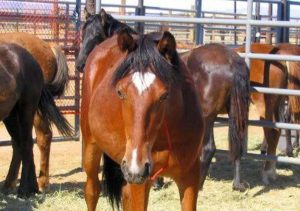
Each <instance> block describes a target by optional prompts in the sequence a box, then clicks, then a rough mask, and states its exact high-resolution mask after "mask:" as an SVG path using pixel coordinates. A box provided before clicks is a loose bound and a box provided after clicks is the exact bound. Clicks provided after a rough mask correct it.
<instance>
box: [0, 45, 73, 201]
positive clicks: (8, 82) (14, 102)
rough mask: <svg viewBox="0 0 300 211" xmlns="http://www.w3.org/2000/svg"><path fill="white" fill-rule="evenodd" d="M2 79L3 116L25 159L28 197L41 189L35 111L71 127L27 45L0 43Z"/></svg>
mask: <svg viewBox="0 0 300 211" xmlns="http://www.w3.org/2000/svg"><path fill="white" fill-rule="evenodd" d="M0 80H1V83H0V89H1V91H0V120H1V121H3V122H4V124H5V127H6V128H7V130H8V133H9V134H10V136H11V138H12V146H13V154H14V155H13V156H14V157H15V159H17V160H20V161H21V162H22V173H21V181H20V186H19V189H18V194H19V196H25V197H27V196H29V195H30V194H32V193H37V192H38V184H37V180H36V175H35V166H34V159H33V150H32V148H33V139H32V127H33V122H34V115H35V114H36V112H38V113H40V114H39V115H40V116H42V117H43V118H44V119H45V121H47V122H53V123H54V124H55V125H57V126H58V128H60V129H65V130H67V129H69V127H68V124H67V122H66V120H65V119H64V117H63V116H61V114H60V113H59V110H58V108H57V107H56V105H55V103H54V99H53V96H52V95H51V92H50V88H49V87H48V86H47V85H45V84H44V79H43V72H42V70H41V68H40V66H39V64H38V62H37V61H36V60H35V59H34V58H33V56H32V55H31V54H30V53H29V52H28V51H27V50H26V49H24V48H22V47H20V46H18V45H15V44H6V43H2V44H0ZM33 82H34V83H33Z"/></svg>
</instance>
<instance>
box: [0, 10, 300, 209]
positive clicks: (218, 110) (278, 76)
mask: <svg viewBox="0 0 300 211" xmlns="http://www.w3.org/2000/svg"><path fill="white" fill-rule="evenodd" d="M82 35H83V36H82V46H81V48H80V52H79V54H78V57H77V59H76V69H77V70H78V71H80V72H84V73H83V84H82V102H81V122H80V124H81V131H82V137H83V146H84V149H83V159H84V170H85V172H86V175H87V180H86V184H85V191H84V193H85V200H86V204H87V207H88V210H95V209H96V205H97V202H98V198H99V194H100V180H99V177H98V173H99V171H100V160H101V158H103V172H102V177H103V178H102V183H103V184H102V186H101V187H103V190H102V191H105V192H106V193H107V195H108V197H109V200H110V202H111V204H112V206H117V207H118V208H119V207H120V204H121V203H122V207H123V209H124V210H146V209H147V203H148V197H149V191H150V187H151V185H152V183H153V181H154V180H155V179H157V177H160V176H166V177H171V178H172V179H173V180H174V181H175V183H176V184H177V186H178V190H179V193H180V200H181V206H182V209H183V210H196V203H197V197H198V191H199V189H202V187H203V185H204V181H205V178H206V176H207V172H208V169H209V166H210V163H211V160H212V157H213V156H214V153H215V150H216V147H215V142H214V134H213V125H214V122H215V120H216V117H217V115H218V114H222V113H227V114H228V116H229V143H230V144H229V146H230V147H229V148H230V155H231V156H230V157H231V160H232V162H233V166H234V171H233V172H234V176H233V177H234V179H233V189H234V190H240V191H244V190H245V185H244V184H243V183H242V182H241V178H240V168H241V167H240V159H241V156H242V154H243V150H244V147H245V145H246V139H247V127H248V123H247V122H248V113H249V104H250V99H251V102H252V103H254V104H255V105H256V107H257V110H258V113H259V116H260V119H264V120H270V121H273V120H275V121H279V119H280V108H281V106H282V105H283V104H284V103H283V102H284V101H285V100H286V98H285V97H283V96H279V95H264V94H260V93H250V84H253V85H256V86H264V87H276V88H287V87H289V88H292V89H298V88H299V87H298V86H299V85H300V83H299V78H300V66H299V65H298V63H297V62H283V61H263V60H252V61H251V69H250V71H249V69H248V68H247V65H246V63H245V62H244V59H242V58H241V57H240V56H239V55H238V53H237V52H244V48H238V49H235V50H232V49H230V48H228V47H226V46H223V45H219V44H208V45H204V46H199V47H196V48H194V49H192V50H190V51H188V52H185V53H182V54H179V53H177V50H176V40H175V38H174V36H173V35H172V34H171V33H170V32H167V31H166V32H164V33H150V34H138V33H136V32H135V31H134V30H133V29H131V28H130V27H129V26H127V25H126V24H124V23H121V22H119V21H117V20H115V19H114V18H113V17H112V16H111V15H109V14H107V13H106V12H105V11H104V10H103V9H102V10H101V11H100V13H99V14H95V15H90V14H89V13H87V12H86V22H85V24H84V26H83V28H82ZM0 43H1V44H0V55H1V56H0V71H1V72H0V80H1V84H0V89H1V92H0V117H1V120H3V122H4V124H5V126H6V128H7V130H8V132H9V134H10V135H11V138H12V146H13V157H12V161H11V165H10V168H9V172H8V174H7V177H6V180H5V182H4V186H3V191H5V192H7V191H9V190H10V189H12V188H15V185H16V181H17V176H18V172H19V168H20V164H21V163H22V173H21V180H20V186H19V189H18V194H19V196H23V197H24V196H25V197H28V196H30V195H31V194H33V193H37V192H38V191H43V190H44V189H45V188H46V187H47V186H48V184H49V153H50V144H51V139H52V129H51V123H54V124H55V125H56V126H57V128H58V130H59V131H60V133H61V134H63V135H70V134H71V133H72V130H73V129H72V127H71V126H70V124H69V123H68V122H67V120H66V119H65V118H64V117H63V116H62V115H61V113H60V112H59V110H58V109H57V107H56V105H55V102H54V98H57V97H60V96H61V95H62V94H63V92H64V90H65V88H66V84H67V81H68V69H67V64H66V58H65V56H64V54H63V53H62V50H61V49H60V48H59V47H58V46H56V45H50V44H48V43H46V42H44V41H42V40H40V39H38V38H36V37H34V36H33V35H29V34H25V33H7V34H3V35H0ZM251 48H252V49H251V51H252V52H254V53H269V54H283V55H284V54H293V55H300V48H299V47H298V46H296V45H291V44H281V45H278V46H272V45H265V44H253V45H252V46H251ZM288 102H289V109H288V111H289V113H290V114H291V116H292V118H291V119H292V120H293V121H295V122H298V121H299V117H300V115H299V109H300V106H299V103H300V102H299V99H298V98H296V97H289V98H288ZM33 126H34V128H35V131H36V136H37V137H36V140H37V145H38V146H39V149H40V151H41V161H40V174H39V178H38V181H37V178H36V175H35V166H34V162H33V152H32V147H33V139H32V127H33ZM264 135H265V145H264V146H265V149H264V150H266V153H267V154H270V155H275V153H276V147H277V144H278V139H279V135H280V130H279V129H270V128H264ZM289 146H290V145H289ZM289 153H291V147H290V148H289ZM275 165H276V163H275V162H274V161H266V162H265V163H264V167H263V173H262V177H263V178H262V179H263V182H264V183H265V184H269V181H270V179H272V180H274V179H275V178H276V170H275V167H276V166H275Z"/></svg>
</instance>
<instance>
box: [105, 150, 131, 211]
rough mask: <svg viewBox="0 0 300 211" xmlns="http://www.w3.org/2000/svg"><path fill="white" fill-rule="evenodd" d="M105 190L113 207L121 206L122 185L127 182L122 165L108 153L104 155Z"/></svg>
mask: <svg viewBox="0 0 300 211" xmlns="http://www.w3.org/2000/svg"><path fill="white" fill-rule="evenodd" d="M102 177H103V179H102V181H103V186H102V187H103V189H104V190H103V191H104V192H105V193H106V194H107V195H108V199H109V202H110V204H111V206H112V207H114V205H116V206H117V208H118V210H119V208H120V202H121V196H122V186H123V184H124V182H125V180H124V177H123V173H122V171H121V167H120V165H119V164H117V163H116V162H115V161H113V160H112V159H111V158H110V157H108V156H107V155H106V154H104V155H103V176H102Z"/></svg>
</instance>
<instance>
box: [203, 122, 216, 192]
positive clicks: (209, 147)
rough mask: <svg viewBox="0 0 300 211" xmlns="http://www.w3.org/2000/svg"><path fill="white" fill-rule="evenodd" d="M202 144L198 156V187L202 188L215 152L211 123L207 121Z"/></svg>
mask: <svg viewBox="0 0 300 211" xmlns="http://www.w3.org/2000/svg"><path fill="white" fill-rule="evenodd" d="M204 143H205V144H204V146H203V148H202V152H201V156H200V188H201V189H202V188H203V184H204V181H205V178H206V176H207V172H208V169H209V166H210V163H211V160H212V158H213V156H214V154H215V152H216V144H215V139H214V133H213V123H208V125H207V127H206V129H205V135H204Z"/></svg>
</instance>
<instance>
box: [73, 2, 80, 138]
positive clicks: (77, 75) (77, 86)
mask: <svg viewBox="0 0 300 211" xmlns="http://www.w3.org/2000/svg"><path fill="white" fill-rule="evenodd" d="M75 10H76V13H77V15H78V17H77V20H76V23H75V24H76V38H75V39H76V41H75V42H76V53H75V58H76V57H77V55H78V51H79V48H80V23H81V0H76V9H75ZM80 96H81V95H80V73H79V71H76V69H75V120H74V121H75V126H74V127H75V136H76V137H79V136H80V128H79V106H80Z"/></svg>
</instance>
